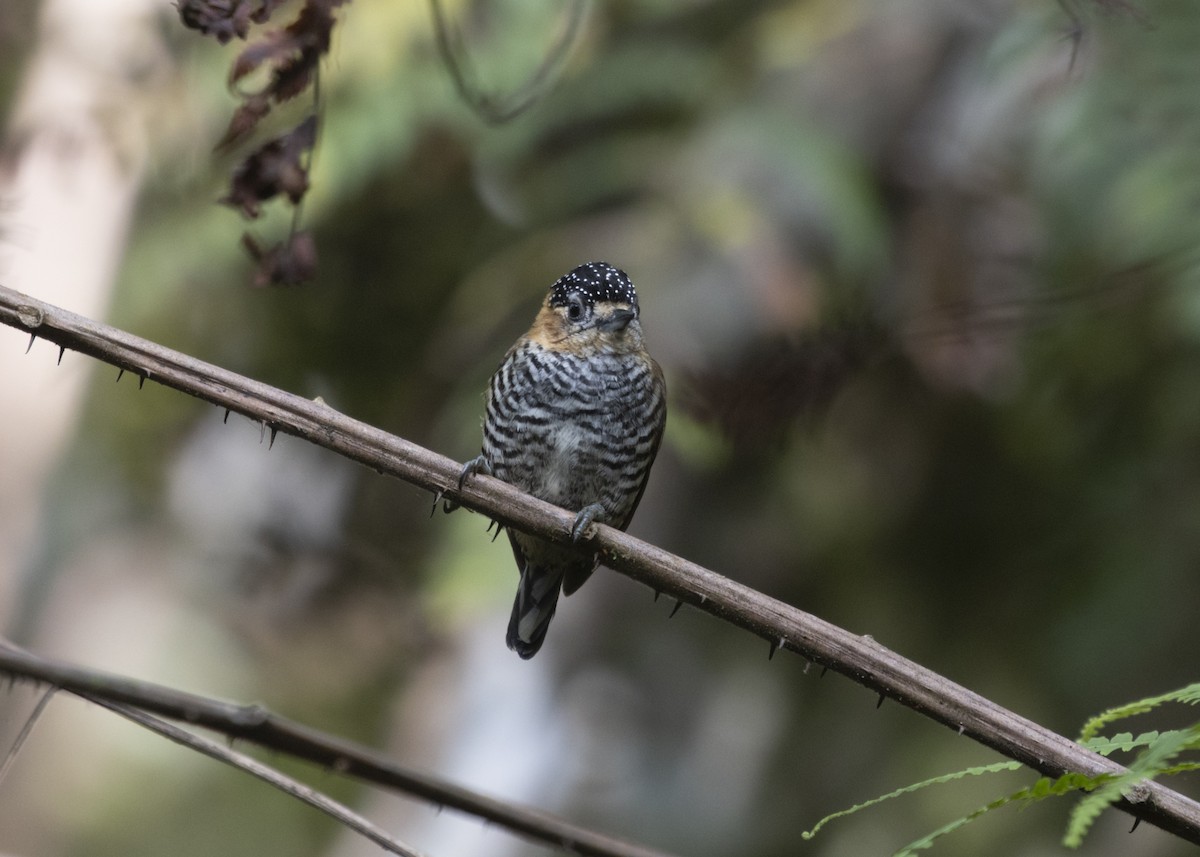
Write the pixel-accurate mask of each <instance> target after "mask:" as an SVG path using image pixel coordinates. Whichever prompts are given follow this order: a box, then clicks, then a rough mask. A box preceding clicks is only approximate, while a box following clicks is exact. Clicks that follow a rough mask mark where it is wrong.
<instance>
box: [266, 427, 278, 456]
mask: <svg viewBox="0 0 1200 857" xmlns="http://www.w3.org/2000/svg"><path fill="white" fill-rule="evenodd" d="M278 431H279V426H276V425H272V426H271V440H270V441H269V442H268V443H267V451H268V452H270V451H271V447H273V446H274V445H275V435H276V433H277V432H278Z"/></svg>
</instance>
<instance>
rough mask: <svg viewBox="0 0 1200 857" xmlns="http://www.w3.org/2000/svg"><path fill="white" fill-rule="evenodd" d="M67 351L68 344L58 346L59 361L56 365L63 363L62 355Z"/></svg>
mask: <svg viewBox="0 0 1200 857" xmlns="http://www.w3.org/2000/svg"><path fill="white" fill-rule="evenodd" d="M66 353H67V346H65V345H60V346H58V363H57V364H56V365H58V366H61V365H62V356H63V355H64V354H66Z"/></svg>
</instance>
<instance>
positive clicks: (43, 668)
mask: <svg viewBox="0 0 1200 857" xmlns="http://www.w3.org/2000/svg"><path fill="white" fill-rule="evenodd" d="M0 673H3V674H7V675H10V676H16V677H18V678H25V679H30V680H33V681H37V682H40V683H43V684H47V685H50V686H51V687H57V688H61V689H62V690H65V691H68V692H70V693H74V694H76V695H77V696H80V697H83V698H84V699H87V700H90V701H92V702H95V703H97V704H100V705H107V707H110V708H112V709H113V710H114V711H116V712H117V713H118V714H121V715H123V716H131V715H130V714H129V710H130V709H137V710H141V711H148V712H151V713H153V714H156V715H159V716H160V717H165V718H167V719H169V720H178V721H182V722H184V723H188V724H190V725H193V726H200V727H203V728H205V729H211V730H212V731H214V732H219V733H221V734H222V735H226V736H228V737H229V738H231V739H235V740H240V741H248V742H249V743H251V744H257V745H258V746H260V747H264V748H266V749H268V750H273V751H275V752H278V753H285V754H287V755H289V756H293V757H295V758H297V759H305V760H306V761H309V762H314V763H316V764H317V765H320V766H322V767H324V768H327V769H329V770H331V771H334V772H336V773H339V774H344V775H346V776H350V777H354V778H356V779H359V780H362V781H363V782H367V783H372V784H374V785H378V786H383V787H385V788H388V789H391V790H393V791H398V792H401V793H403V794H406V795H409V796H411V797H416V798H419V799H421V800H424V801H427V802H428V803H431V804H434V805H435V806H438V807H449V808H451V809H455V810H457V811H459V812H462V813H465V814H467V815H472V816H475V817H476V818H480V819H483V820H484V821H487V822H490V823H492V824H495V825H496V826H498V827H503V828H504V829H506V830H508V831H510V832H512V833H515V834H518V835H520V836H524V837H525V838H527V839H530V840H533V841H535V842H539V843H543V844H546V845H550V846H552V847H555V848H561V849H564V850H567V851H572V852H574V853H576V854H580V855H583V857H665V855H663V853H662V852H659V851H654V850H651V849H649V848H644V847H642V846H640V845H634V844H631V843H627V842H622V841H620V840H618V839H613V838H611V837H608V836H605V835H603V834H600V833H595V832H593V831H590V830H588V829H586V828H582V827H578V826H576V825H574V824H571V823H570V822H568V821H564V820H563V819H560V818H557V817H555V816H553V815H549V814H548V813H544V812H539V811H537V810H533V809H527V808H524V807H520V806H516V805H514V804H511V803H508V802H506V801H502V800H497V799H496V798H492V797H488V796H487V795H484V794H480V793H479V792H475V791H471V790H470V789H466V788H462V787H460V786H456V785H454V784H452V783H449V782H446V781H445V780H442V779H439V778H438V777H435V776H432V775H430V774H424V773H421V772H419V771H414V770H412V769H410V768H405V767H403V766H401V765H397V764H395V763H394V762H391V761H390V760H388V759H386V758H384V757H383V756H381V755H380V754H379V753H377V752H375V751H373V750H371V749H369V748H367V747H364V746H362V745H360V744H355V743H354V742H352V741H347V740H345V739H343V738H338V737H335V736H332V735H329V734H327V733H324V732H321V731H319V730H316V729H312V728H310V727H307V726H304V725H303V724H300V723H296V722H295V721H292V720H288V719H287V718H284V717H280V716H278V715H276V714H273V713H271V712H270V711H268V710H267V709H266V708H264V707H263V706H261V705H239V704H237V703H233V702H223V701H221V700H217V699H211V698H209V697H205V696H198V695H196V694H193V693H187V692H186V691H182V690H175V689H174V688H170V687H164V686H163V685H159V684H152V683H151V682H145V681H138V680H136V679H131V678H125V677H123V676H117V675H112V674H110V673H103V672H99V671H97V670H92V669H85V668H83V667H78V666H74V665H72V664H64V663H59V662H56V661H51V660H48V659H46V658H42V657H38V656H36V655H32V654H30V653H28V652H25V651H23V650H21V649H19V648H17V647H15V646H12V645H11V644H8V643H6V642H4V641H3V640H0ZM143 725H146V724H143ZM156 731H158V730H157V729H156ZM168 737H171V739H172V740H177V739H176V738H175V737H172V736H168ZM204 752H206V753H207V750H206V751H204ZM251 773H254V774H255V776H259V773H258V772H256V771H252V772H251Z"/></svg>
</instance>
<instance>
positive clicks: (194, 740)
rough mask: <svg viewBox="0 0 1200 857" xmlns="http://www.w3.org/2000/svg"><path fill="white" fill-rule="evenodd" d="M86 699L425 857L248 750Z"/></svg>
mask: <svg viewBox="0 0 1200 857" xmlns="http://www.w3.org/2000/svg"><path fill="white" fill-rule="evenodd" d="M84 698H85V699H87V700H88V701H90V702H94V703H95V704H96V705H99V706H102V707H104V708H107V709H108V710H109V711H111V712H113V713H114V714H119V715H120V716H122V717H124V718H125V719H127V720H130V721H132V722H134V723H136V724H137V725H138V726H141V727H142V728H143V729H149V730H150V731H151V732H154V733H155V734H157V735H161V736H162V737H164V738H166V739H167V740H168V741H174V742H175V743H176V744H180V745H182V746H184V747H187V748H188V749H190V750H195V751H196V752H197V753H202V754H203V755H205V756H208V757H209V758H210V759H216V760H217V761H219V762H224V763H225V764H227V765H230V766H232V767H234V768H237V769H238V770H240V771H245V772H246V773H248V774H250V775H251V776H254V777H257V778H258V779H260V780H262V781H263V782H264V783H268V784H270V785H272V786H274V787H275V788H277V789H279V790H280V791H281V792H283V793H284V794H286V795H290V796H292V797H294V798H296V799H297V800H299V801H302V802H304V803H306V804H308V805H309V806H311V807H314V808H315V809H318V810H320V811H321V812H323V813H325V814H326V815H328V816H329V817H330V818H333V819H334V820H335V821H337V822H338V823H340V824H343V825H345V826H346V827H347V828H349V829H350V830H353V831H354V832H355V833H357V834H359V835H360V836H363V837H365V838H366V839H369V840H371V841H372V842H374V843H375V844H376V845H378V846H379V847H380V848H382V849H383V850H384V851H388V852H390V853H392V854H399V855H400V857H421V854H420V853H419V852H417V851H414V850H413V849H412V848H410V847H408V846H407V845H405V844H404V843H403V842H401V841H400V840H398V839H396V838H395V837H394V836H392V835H391V834H389V833H388V832H387V831H386V830H383V829H382V828H380V827H377V826H376V825H374V824H372V823H371V822H369V821H368V820H367V819H365V818H363V817H362V816H361V815H359V814H358V813H356V812H355V811H354V810H352V809H350V808H349V807H348V806H345V805H344V804H341V803H338V802H337V801H335V800H333V799H332V798H330V797H328V796H327V795H324V794H322V793H321V792H319V791H317V790H316V789H314V788H312V787H310V786H306V785H304V783H301V782H299V781H298V780H295V779H293V778H292V777H289V776H287V775H286V774H282V773H280V772H279V771H277V770H275V769H274V768H272V767H271V766H270V765H264V764H263V763H262V762H260V761H258V760H257V759H251V758H250V757H249V756H247V755H246V754H245V753H238V752H237V751H235V750H231V749H229V748H228V747H222V746H221V745H220V744H218V743H217V742H216V741H213V740H211V739H209V738H205V737H203V736H200V735H196V734H195V733H193V732H189V731H188V730H187V729H184V728H182V727H179V726H176V725H175V724H173V723H167V722H166V721H165V720H161V719H159V718H157V717H154V716H153V715H150V714H147V713H146V712H144V711H142V710H141V709H140V708H135V707H133V706H130V705H121V704H120V703H117V702H108V701H106V700H103V699H100V698H98V697H92V696H86V697H84Z"/></svg>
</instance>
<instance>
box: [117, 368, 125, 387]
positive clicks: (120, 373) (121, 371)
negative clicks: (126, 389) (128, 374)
mask: <svg viewBox="0 0 1200 857" xmlns="http://www.w3.org/2000/svg"><path fill="white" fill-rule="evenodd" d="M124 377H125V370H124V369H118V370H117V383H118V384H120V383H121V379H122V378H124Z"/></svg>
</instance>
